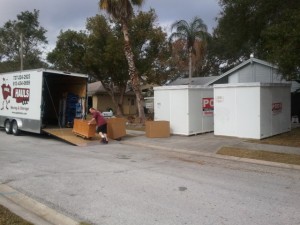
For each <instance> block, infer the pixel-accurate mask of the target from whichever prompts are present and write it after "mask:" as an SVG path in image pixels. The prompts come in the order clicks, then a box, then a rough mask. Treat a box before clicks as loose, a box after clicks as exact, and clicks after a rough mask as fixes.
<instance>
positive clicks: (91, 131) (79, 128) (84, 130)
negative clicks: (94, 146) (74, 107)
mask: <svg viewBox="0 0 300 225" xmlns="http://www.w3.org/2000/svg"><path fill="white" fill-rule="evenodd" d="M72 131H73V133H74V134H76V135H78V136H81V137H83V138H92V137H94V136H95V133H96V124H90V125H89V124H88V120H83V119H74V125H73V130H72Z"/></svg>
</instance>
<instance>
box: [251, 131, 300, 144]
mask: <svg viewBox="0 0 300 225" xmlns="http://www.w3.org/2000/svg"><path fill="white" fill-rule="evenodd" d="M250 142H255V143H259V144H271V145H283V146H290V147H300V127H298V128H295V129H292V130H291V131H290V132H287V133H283V134H278V135H276V136H273V137H269V138H265V139H262V140H251V141H250Z"/></svg>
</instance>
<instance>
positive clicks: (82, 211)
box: [0, 130, 300, 225]
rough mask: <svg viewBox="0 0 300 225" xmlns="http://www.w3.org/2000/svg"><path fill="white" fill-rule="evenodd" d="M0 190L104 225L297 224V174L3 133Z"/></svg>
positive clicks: (299, 220)
mask: <svg viewBox="0 0 300 225" xmlns="http://www.w3.org/2000/svg"><path fill="white" fill-rule="evenodd" d="M0 140H1V146H0V171H1V173H0V183H2V184H3V183H4V184H7V185H9V186H10V187H12V188H14V189H16V190H18V191H20V192H22V193H24V194H26V195H27V196H29V197H31V198H34V199H36V200H38V201H39V202H41V203H43V204H46V205H48V206H49V207H51V208H53V209H55V210H57V211H59V212H61V213H63V214H65V215H68V216H70V217H72V218H75V219H77V220H78V221H89V222H90V223H92V224H99V225H120V224H122V225H185V224H187V225H188V224H190V225H198V224H201V225H209V224H227V225H240V224H247V225H251V224H253V225H254V224H255V225H260V224H261V225H268V224H270V225H276V224H278V225H282V224H287V225H299V224H300V214H299V209H300V173H299V170H291V169H283V168H276V167H267V166H263V165H254V164H248V163H241V162H234V161H227V160H222V159H214V158H205V157H200V156H191V155H185V154H182V153H171V152H167V151H164V150H154V149H147V148H143V147H135V146H128V145H122V144H121V143H122V141H121V142H113V143H110V144H108V145H94V146H89V147H75V146H71V145H69V144H66V143H64V142H60V141H58V140H55V139H52V138H49V137H43V136H36V135H25V136H20V137H14V136H11V135H6V134H5V133H4V131H3V130H0Z"/></svg>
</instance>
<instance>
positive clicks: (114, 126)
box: [107, 118, 126, 140]
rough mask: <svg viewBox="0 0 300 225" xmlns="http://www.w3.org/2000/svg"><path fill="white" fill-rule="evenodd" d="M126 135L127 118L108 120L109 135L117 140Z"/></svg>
mask: <svg viewBox="0 0 300 225" xmlns="http://www.w3.org/2000/svg"><path fill="white" fill-rule="evenodd" d="M125 135H126V120H125V119H124V118H110V119H108V120H107V136H108V138H110V139H113V140H116V139H120V138H122V137H124V136H125Z"/></svg>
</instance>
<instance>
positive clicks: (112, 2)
mask: <svg viewBox="0 0 300 225" xmlns="http://www.w3.org/2000/svg"><path fill="white" fill-rule="evenodd" d="M143 2H144V0H100V2H99V7H100V9H103V10H106V12H107V13H108V14H109V15H111V16H112V17H113V18H114V19H115V20H116V21H117V22H119V23H120V24H121V26H122V32H123V36H124V52H125V56H126V59H127V62H128V67H129V69H128V70H129V71H128V72H129V76H130V81H131V85H132V88H133V91H134V93H135V96H136V101H137V106H138V113H139V117H140V120H141V121H142V122H144V121H145V113H144V99H143V96H142V91H141V87H140V77H139V75H138V71H137V69H136V66H135V62H134V55H133V51H132V47H131V44H130V38H129V32H128V23H129V21H130V19H131V18H132V16H133V6H134V5H135V6H141V5H142V4H143Z"/></svg>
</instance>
